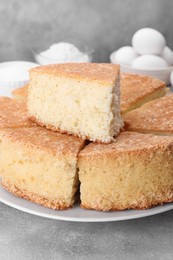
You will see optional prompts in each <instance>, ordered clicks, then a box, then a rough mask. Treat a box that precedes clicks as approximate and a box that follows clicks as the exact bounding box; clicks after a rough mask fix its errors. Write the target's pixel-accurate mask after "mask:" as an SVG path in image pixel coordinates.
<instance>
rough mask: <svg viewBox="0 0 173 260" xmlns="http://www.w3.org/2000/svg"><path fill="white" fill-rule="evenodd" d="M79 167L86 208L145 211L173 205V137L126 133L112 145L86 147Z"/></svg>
mask: <svg viewBox="0 0 173 260" xmlns="http://www.w3.org/2000/svg"><path fill="white" fill-rule="evenodd" d="M78 167H79V179H80V182H81V187H80V190H81V204H82V207H84V208H88V209H95V210H101V211H113V210H126V209H146V208H150V207H153V206H155V205H160V204H163V203H166V202H171V201H173V170H172V169H173V137H168V136H154V135H148V134H147V135H146V134H139V133H133V132H131V133H130V132H123V133H121V134H120V135H119V136H118V137H117V138H116V139H115V142H114V143H112V144H109V145H104V144H102V145H98V144H93V143H91V144H89V145H88V146H87V147H85V148H84V150H83V151H81V153H80V155H79V160H78ZM88 191H89V192H88Z"/></svg>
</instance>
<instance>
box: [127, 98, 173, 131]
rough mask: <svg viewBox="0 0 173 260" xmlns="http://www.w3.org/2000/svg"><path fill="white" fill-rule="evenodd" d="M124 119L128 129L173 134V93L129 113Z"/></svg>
mask: <svg viewBox="0 0 173 260" xmlns="http://www.w3.org/2000/svg"><path fill="white" fill-rule="evenodd" d="M124 121H125V129H126V130H128V131H135V132H142V133H153V134H160V135H173V94H170V95H168V96H165V97H162V98H159V99H157V100H153V101H151V102H149V103H147V104H145V105H143V106H142V107H140V108H138V109H135V110H133V111H131V112H129V113H127V114H126V115H124Z"/></svg>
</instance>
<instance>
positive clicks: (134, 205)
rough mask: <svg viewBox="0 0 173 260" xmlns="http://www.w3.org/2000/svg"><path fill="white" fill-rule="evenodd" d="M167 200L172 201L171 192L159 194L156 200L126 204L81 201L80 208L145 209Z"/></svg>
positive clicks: (107, 209) (172, 193)
mask: <svg viewBox="0 0 173 260" xmlns="http://www.w3.org/2000/svg"><path fill="white" fill-rule="evenodd" d="M168 202H173V192H170V191H169V192H168V193H167V196H165V194H164V195H163V197H162V195H160V198H159V199H158V200H157V199H156V200H152V201H150V202H149V201H143V202H141V201H140V202H138V201H136V202H135V203H132V204H130V203H129V204H127V205H126V206H124V205H120V204H119V205H115V206H112V207H107V206H106V205H105V206H104V205H103V204H102V205H98V203H96V204H95V205H93V204H92V205H91V204H89V203H88V204H87V203H81V205H80V206H81V208H83V209H89V210H97V211H119V210H128V209H134V210H145V209H150V208H153V207H155V206H159V205H163V204H165V203H168Z"/></svg>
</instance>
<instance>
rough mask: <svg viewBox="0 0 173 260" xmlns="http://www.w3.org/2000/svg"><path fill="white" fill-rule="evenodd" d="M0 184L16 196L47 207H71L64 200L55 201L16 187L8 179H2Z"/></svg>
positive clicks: (62, 208)
mask: <svg viewBox="0 0 173 260" xmlns="http://www.w3.org/2000/svg"><path fill="white" fill-rule="evenodd" d="M1 186H2V187H3V188H4V189H6V190H7V191H9V192H10V193H12V194H14V195H15V196H17V197H20V198H22V199H26V200H30V201H32V202H34V203H37V204H39V205H42V206H44V207H47V208H51V209H59V210H64V209H68V208H71V207H72V205H67V204H66V203H65V202H64V201H58V202H57V201H56V200H50V199H47V198H44V197H43V196H39V195H36V194H33V193H32V192H29V191H26V190H20V189H19V188H18V187H16V186H15V185H14V184H13V183H11V182H9V181H4V180H2V181H1Z"/></svg>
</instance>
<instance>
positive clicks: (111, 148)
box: [79, 131, 173, 158]
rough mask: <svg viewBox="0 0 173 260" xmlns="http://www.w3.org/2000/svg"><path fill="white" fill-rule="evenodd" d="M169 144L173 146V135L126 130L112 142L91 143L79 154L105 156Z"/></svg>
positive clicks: (146, 149)
mask: <svg viewBox="0 0 173 260" xmlns="http://www.w3.org/2000/svg"><path fill="white" fill-rule="evenodd" d="M169 145H172V147H173V137H170V136H157V135H152V134H141V133H135V132H128V131H124V132H122V133H121V134H120V135H119V136H118V137H117V138H116V139H114V141H113V142H112V143H110V144H96V143H90V144H89V145H88V146H86V147H85V148H84V150H82V151H81V153H80V155H79V156H80V157H85V156H86V157H93V158H94V156H99V155H100V156H103V155H104V156H105V155H106V154H107V155H108V156H111V155H112V156H113V155H118V154H121V153H123V154H127V153H131V152H135V153H137V152H139V153H141V151H148V150H154V149H159V150H160V151H161V150H164V149H165V147H168V146H169Z"/></svg>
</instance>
